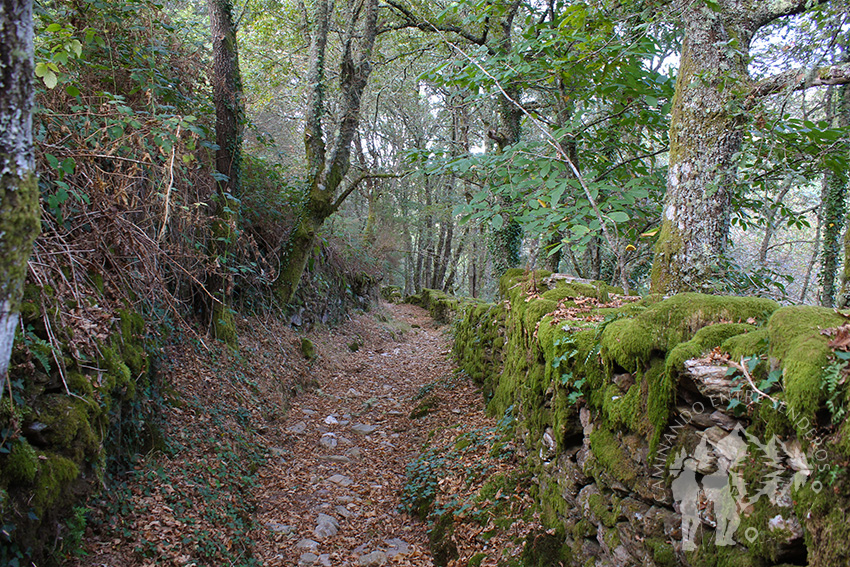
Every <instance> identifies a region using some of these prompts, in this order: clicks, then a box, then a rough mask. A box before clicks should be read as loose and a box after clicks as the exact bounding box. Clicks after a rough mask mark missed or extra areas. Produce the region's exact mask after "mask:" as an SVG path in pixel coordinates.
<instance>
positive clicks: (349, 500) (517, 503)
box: [69, 304, 541, 567]
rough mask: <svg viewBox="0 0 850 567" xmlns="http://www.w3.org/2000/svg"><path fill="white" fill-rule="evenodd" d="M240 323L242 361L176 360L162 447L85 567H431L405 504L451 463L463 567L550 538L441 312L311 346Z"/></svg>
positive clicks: (132, 478) (254, 322)
mask: <svg viewBox="0 0 850 567" xmlns="http://www.w3.org/2000/svg"><path fill="white" fill-rule="evenodd" d="M237 323H238V325H239V338H240V351H239V354H235V353H233V352H230V351H228V350H227V349H226V348H224V347H215V348H214V350H213V352H212V353H211V352H208V351H205V350H203V349H202V348H200V347H199V346H197V345H196V344H193V343H192V342H191V341H189V340H183V341H177V342H175V343H174V344H171V345H169V346H167V347H166V348H165V351H164V353H163V355H164V356H163V363H162V367H161V369H160V372H161V375H162V377H163V380H164V387H163V391H164V392H165V394H164V400H163V408H164V409H163V423H162V430H163V431H162V436H161V439H160V441H159V443H158V445H157V446H154V447H151V448H150V451H149V452H148V453H147V454H146V455H144V456H141V457H140V458H139V460H138V462H137V463H136V464H135V466H134V468H133V470H131V471H129V472H127V473H125V474H120V475H117V476H116V477H115V478H114V479H113V481H112V483H111V485H112V486H114V487H115V489H114V490H112V491H110V492H109V493H107V494H103V495H101V496H100V497H99V498H98V499H97V500H95V501H93V502H90V503H89V511H88V526H87V528H86V533H85V537H84V549H83V553H81V554H80V555H78V556H77V557H76V558H75V559H73V560H72V561H71V562H70V563H69V564H71V565H76V566H80V567H82V566H92V567H93V566H95V565H97V566H115V567H118V566H122V567H123V566H133V567H135V566H139V567H141V566H152V565H174V566H181V567H182V566H185V567H189V566H200V565H267V566H270V567H275V566H290V565H293V566H294V565H307V564H314V565H334V566H346V565H352V566H355V565H370V564H373V565H382V564H387V565H401V566H422V567H427V566H431V565H434V564H435V560H434V557H433V556H432V554H431V552H430V551H429V547H430V546H429V533H428V530H429V525H430V524H429V523H426V522H423V521H421V520H420V519H418V518H416V517H415V516H413V515H411V514H409V513H407V512H406V511H404V506H403V502H402V499H403V498H404V495H405V493H406V492H405V491H406V490H407V491H408V492H409V490H410V486H411V483H413V482H414V480H415V479H412V478H411V477H410V474H409V472H410V467H409V465H410V464H411V463H415V462H417V459H418V460H421V459H422V458H423V455H444V456H447V457H449V458H447V459H443V464H442V465H441V466H440V467H439V468H435V469H434V471H435V473H436V474H437V476H438V479H437V483H436V485H435V487H434V494H433V503H432V504H431V507H430V509H429V510H430V512H429V514H430V515H429V517H428V521H429V522H433V521H435V520H436V519H439V517H440V516H441V515H442V514H445V513H451V514H452V516H451V517H452V518H453V521H452V526H453V527H452V529H451V530H450V531H449V533H448V534H446V535H445V539H446V540H447V541H448V543H449V545H450V546H451V547H452V548H453V549H454V554H453V556H450V557H449V558H448V559H447V564H448V565H450V566H460V565H467V563H468V561H469V560H470V559H471V558H473V557H477V558H476V561H479V564H480V565H484V566H494V565H496V564H497V562H498V560H499V559H504V558H506V557H513V556H517V555H519V554H520V553H521V551H522V545H523V541H524V537H525V535H526V534H528V533H530V532H531V531H535V530H540V529H541V527H540V524H539V521H538V519H537V518H536V516H535V515H534V513H533V512H532V510H533V502H532V500H531V497H530V496H529V494H528V490H527V485H528V483H529V482H530V479H529V478H527V477H526V476H524V473H523V472H522V466H521V461H522V458H521V457H520V456H518V455H517V454H516V453H517V452H516V449H515V447H513V444H512V443H511V442H510V441H506V439H505V430H504V428H503V427H502V425H503V424H501V425H500V424H499V423H498V422H497V421H496V420H494V419H492V418H489V417H487V416H486V415H485V414H484V408H483V400H482V396H481V393H480V391H479V390H478V389H477V388H476V387H475V385H474V384H472V383H471V381H470V380H469V379H468V378H467V377H466V376H465V375H464V374H463V373H460V372H458V371H457V369H456V368H455V366H454V364H453V362H452V361H451V360H450V358H449V356H448V355H449V352H450V337H449V336H448V327H445V326H444V327H440V326H438V325H437V324H436V323H435V322H434V321H433V320H432V319H431V318H430V317H428V315H427V313H426V312H425V311H424V310H422V309H420V308H418V307H414V306H410V305H388V304H385V305H383V306H382V307H380V308H379V309H378V310H376V311H374V312H372V313H364V314H360V315H357V316H354V317H352V318H350V320H349V321H348V322H346V323H345V324H343V325H341V326H339V327H336V328H323V329H318V330H314V331H311V332H310V333H306V334H298V333H296V332H294V331H293V330H291V329H290V328H288V327H287V326H286V325H284V324H283V323H282V322H280V321H279V320H276V319H272V318H267V319H263V318H258V317H252V318H250V319H243V320H240V321H237ZM302 336H306V337H307V338H309V339H310V340H312V341H313V342H314V344H315V345H316V350H317V352H318V357H317V358H316V359H314V360H312V361H310V360H306V359H305V358H304V357H303V355H302V354H301V348H300V345H301V337H302ZM426 396H427V397H428V398H429V399H430V400H431V404H430V407H429V408H428V411H426V412H425V413H424V414H423V415H421V416H418V417H417V418H413V417H412V413H413V410H414V409H416V408H417V407H420V406H421V405H422V402H423V399H424V398H425V397H426ZM494 478H496V479H500V487H499V488H498V490H495V489H493V488H492V484H493V483H492V482H490V484H489V485H488V481H492V479H494Z"/></svg>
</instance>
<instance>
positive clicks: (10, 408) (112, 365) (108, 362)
mask: <svg viewBox="0 0 850 567" xmlns="http://www.w3.org/2000/svg"><path fill="white" fill-rule="evenodd" d="M56 303H57V302H56V300H55V295H54V293H53V291H52V289H51V288H49V287H47V286H44V287H38V286H34V285H30V286H28V287H27V288H26V290H25V295H24V301H23V305H22V321H23V324H22V326H21V329H23V330H22V331H19V335H20V336H19V337H18V340H17V341H16V343H17V346H16V349H15V351H14V352H13V357H12V365H11V368H10V374H9V379H10V384H9V386H10V388H9V390H8V391H7V392H5V396H3V398H2V400H0V432H2V435H0V525H1V526H2V532H0V564H3V565H7V564H15V563H14V561H16V560H17V561H19V562H20V564H21V565H23V564H25V561H24V560H25V559H26V560H27V561H33V562H34V563H35V564H38V565H53V564H58V563H60V562H61V561H62V560H63V559H64V558H65V557H66V556H67V555H68V553H71V552H73V551H74V550H75V547H76V545H78V543H79V538H80V537H81V535H82V534H81V533H76V531H79V530H80V529H81V527H80V526H76V524H75V520H74V519H75V517H76V511H75V507H77V506H81V505H83V504H84V502H85V497H86V496H87V495H88V494H91V493H92V492H94V491H96V490H98V489H100V488H101V487H102V486H103V484H104V480H105V477H106V476H107V475H108V474H110V473H111V472H115V471H118V470H124V469H126V467H127V465H128V464H129V462H130V460H131V459H132V456H133V454H134V453H135V452H137V451H139V450H143V449H144V447H145V446H146V445H147V448H150V444H151V443H153V442H154V441H155V439H157V438H158V433H157V407H156V399H157V396H156V392H155V390H156V387H155V384H154V383H152V378H151V377H152V372H151V358H150V357H149V355H148V353H147V352H146V350H145V343H144V341H145V329H144V322H143V319H142V317H141V316H140V315H139V314H137V313H134V312H133V311H132V310H130V309H125V310H120V311H119V312H118V313H117V314H115V317H114V319H113V321H112V324H111V327H112V334H111V336H108V337H103V340H101V341H99V342H98V344H96V345H93V349H92V352H91V353H89V354H85V353H83V352H81V351H80V350H79V349H80V345H79V344H77V343H75V341H74V338H73V337H74V330H73V329H69V328H64V329H63V328H61V326H60V325H59V318H58V317H57V316H56V315H57V312H56V311H55V309H57V308H58V307H56ZM46 305H52V306H54V307H52V308H50V309H53V310H52V311H51V310H50V309H48V308H46V307H45V306H46ZM64 307H65V308H67V309H72V308H73V307H74V306H67V305H66V306H64ZM45 309H48V310H47V312H45ZM51 337H52V339H54V340H51ZM57 344H58V345H61V346H57ZM72 349H74V350H73V351H72ZM75 530H76V531H75Z"/></svg>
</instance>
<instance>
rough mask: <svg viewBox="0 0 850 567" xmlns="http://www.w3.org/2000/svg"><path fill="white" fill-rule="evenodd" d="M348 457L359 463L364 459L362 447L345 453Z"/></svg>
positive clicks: (353, 448)
mask: <svg viewBox="0 0 850 567" xmlns="http://www.w3.org/2000/svg"><path fill="white" fill-rule="evenodd" d="M345 454H346V456H348V457H351V458H352V459H354V460H355V461H359V460H360V459H361V458H362V457H363V453H362V452H361V451H360V447H352V448H351V449H348V450H347V451H346V452H345Z"/></svg>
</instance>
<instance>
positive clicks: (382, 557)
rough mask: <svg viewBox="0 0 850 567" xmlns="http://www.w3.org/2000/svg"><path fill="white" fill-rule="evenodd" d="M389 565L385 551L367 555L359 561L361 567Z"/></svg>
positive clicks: (362, 556)
mask: <svg viewBox="0 0 850 567" xmlns="http://www.w3.org/2000/svg"><path fill="white" fill-rule="evenodd" d="M386 563H387V554H386V553H384V552H383V551H373V552H372V553H367V554H366V555H361V556H360V557H359V558H358V559H357V564H358V565H360V566H361V567H378V566H379V565H385V564H386Z"/></svg>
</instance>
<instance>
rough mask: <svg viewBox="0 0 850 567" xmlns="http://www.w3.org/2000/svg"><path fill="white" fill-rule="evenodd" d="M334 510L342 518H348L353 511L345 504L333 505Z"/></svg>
mask: <svg viewBox="0 0 850 567" xmlns="http://www.w3.org/2000/svg"><path fill="white" fill-rule="evenodd" d="M334 510H335V511H336V513H337V514H339V515H340V516H342V517H343V518H346V519H348V518H350V517H351V516H353V515H354V512H352V511H351V510H349V509H348V508H346V507H345V506H335V507H334Z"/></svg>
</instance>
